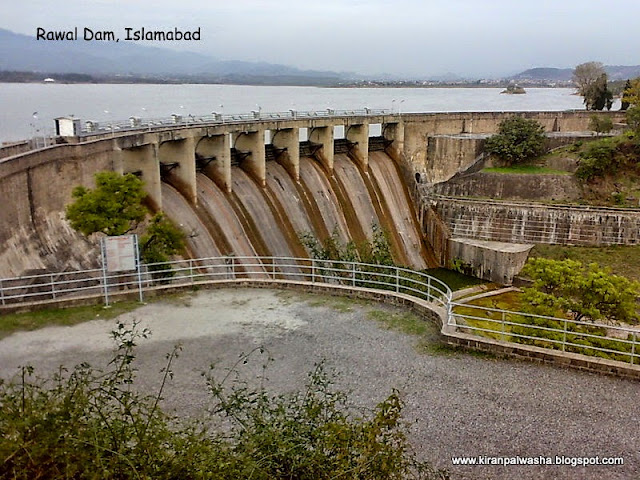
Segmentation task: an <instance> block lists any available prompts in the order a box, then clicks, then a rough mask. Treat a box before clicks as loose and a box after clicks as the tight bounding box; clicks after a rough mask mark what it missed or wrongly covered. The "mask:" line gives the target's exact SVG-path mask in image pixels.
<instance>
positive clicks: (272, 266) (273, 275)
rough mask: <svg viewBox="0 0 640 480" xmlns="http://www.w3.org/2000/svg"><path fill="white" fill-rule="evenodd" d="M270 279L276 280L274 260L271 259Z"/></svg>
mask: <svg viewBox="0 0 640 480" xmlns="http://www.w3.org/2000/svg"><path fill="white" fill-rule="evenodd" d="M271 279H272V280H275V279H276V259H275V258H273V257H271Z"/></svg>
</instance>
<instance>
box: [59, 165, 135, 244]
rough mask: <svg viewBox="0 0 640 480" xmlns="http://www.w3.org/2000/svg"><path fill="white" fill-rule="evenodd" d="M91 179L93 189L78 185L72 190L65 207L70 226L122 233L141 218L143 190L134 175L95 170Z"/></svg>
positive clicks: (87, 233)
mask: <svg viewBox="0 0 640 480" xmlns="http://www.w3.org/2000/svg"><path fill="white" fill-rule="evenodd" d="M95 183H96V188H94V189H90V188H85V187H82V186H79V187H76V188H75V189H74V190H73V193H72V196H73V198H74V199H75V200H74V202H73V203H70V204H69V205H67V208H66V217H67V219H68V220H69V223H70V224H71V227H72V228H74V229H75V230H78V231H79V232H81V233H83V234H84V235H91V234H92V233H96V232H100V233H104V234H106V235H123V234H125V233H127V232H130V231H131V230H133V229H134V228H135V227H136V226H137V224H138V223H139V222H141V221H142V220H143V219H144V217H145V216H146V214H147V209H146V207H145V206H144V205H142V200H143V199H144V197H145V196H146V193H145V192H144V189H143V183H142V180H140V179H139V178H138V177H136V176H135V175H131V174H127V175H120V174H118V173H116V172H99V173H96V174H95Z"/></svg>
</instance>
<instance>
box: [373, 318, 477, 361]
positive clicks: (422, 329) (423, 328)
mask: <svg viewBox="0 0 640 480" xmlns="http://www.w3.org/2000/svg"><path fill="white" fill-rule="evenodd" d="M367 318H368V319H369V320H373V321H375V322H376V323H378V324H379V325H380V326H381V327H383V328H386V329H388V330H395V331H398V332H401V333H404V334H406V335H412V336H414V337H417V342H416V344H415V345H414V348H415V350H416V352H417V353H420V354H424V355H432V356H433V355H454V354H459V353H465V351H464V350H462V349H459V348H457V347H452V346H451V345H447V344H446V343H444V342H442V340H441V339H440V330H439V329H438V327H437V326H436V325H435V324H434V323H432V322H430V321H428V320H425V319H423V318H420V317H419V316H418V315H416V314H415V313H413V312H410V311H395V312H394V311H389V310H377V309H376V310H369V311H368V312H367Z"/></svg>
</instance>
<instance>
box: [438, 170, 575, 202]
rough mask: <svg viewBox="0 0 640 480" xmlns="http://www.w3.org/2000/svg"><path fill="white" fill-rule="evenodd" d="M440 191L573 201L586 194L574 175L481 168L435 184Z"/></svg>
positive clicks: (520, 198) (455, 194)
mask: <svg viewBox="0 0 640 480" xmlns="http://www.w3.org/2000/svg"><path fill="white" fill-rule="evenodd" d="M433 192H434V193H435V194H437V195H445V196H453V197H479V198H499V199H503V200H532V201H536V200H538V201H542V200H544V201H559V202H571V201H574V200H578V199H579V198H580V197H581V195H582V190H581V188H580V184H579V182H578V181H577V180H576V178H575V177H574V176H573V175H529V174H513V173H490V172H478V173H474V174H472V175H467V176H461V177H458V178H452V179H451V180H449V181H448V182H443V183H439V184H436V185H434V187H433Z"/></svg>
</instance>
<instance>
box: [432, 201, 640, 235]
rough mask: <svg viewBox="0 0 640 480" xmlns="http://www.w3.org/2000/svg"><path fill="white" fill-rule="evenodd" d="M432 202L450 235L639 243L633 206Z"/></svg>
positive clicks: (639, 213)
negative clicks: (604, 206) (617, 207)
mask: <svg viewBox="0 0 640 480" xmlns="http://www.w3.org/2000/svg"><path fill="white" fill-rule="evenodd" d="M425 205H426V203H425ZM423 208H427V207H426V206H425V207H423ZM432 208H434V209H435V211H436V212H437V214H438V215H439V217H440V218H441V219H442V221H443V222H444V223H445V224H446V225H447V226H448V228H449V230H450V231H451V235H452V236H453V237H466V238H474V239H478V240H492V241H498V242H508V243H550V244H560V245H585V246H586V245H591V246H598V245H637V244H639V243H640V210H637V209H635V210H631V209H616V208H595V207H578V206H575V207H573V206H550V205H525V204H518V203H509V202H491V201H483V200H470V199H458V198H447V197H438V198H437V199H435V200H434V202H433V206H432Z"/></svg>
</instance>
